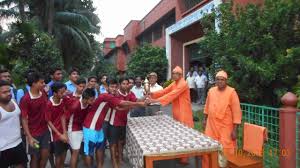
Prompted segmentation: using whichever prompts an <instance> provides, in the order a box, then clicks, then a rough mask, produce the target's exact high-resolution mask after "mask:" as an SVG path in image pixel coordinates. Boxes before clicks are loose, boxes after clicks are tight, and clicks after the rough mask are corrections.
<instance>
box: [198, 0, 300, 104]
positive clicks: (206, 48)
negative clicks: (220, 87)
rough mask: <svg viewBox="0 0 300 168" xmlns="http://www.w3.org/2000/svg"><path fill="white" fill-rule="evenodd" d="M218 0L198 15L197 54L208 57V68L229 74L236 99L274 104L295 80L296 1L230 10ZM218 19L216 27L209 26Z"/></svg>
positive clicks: (299, 45)
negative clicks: (200, 18) (201, 31)
mask: <svg viewBox="0 0 300 168" xmlns="http://www.w3.org/2000/svg"><path fill="white" fill-rule="evenodd" d="M232 11H233V10H232V4H231V3H225V4H222V5H221V6H220V8H219V10H217V11H216V12H215V13H214V14H212V15H209V16H207V18H206V19H204V20H203V25H204V26H206V27H207V28H206V29H205V30H207V31H205V39H204V40H203V41H201V42H200V44H199V47H200V52H201V54H204V55H207V56H209V57H211V58H212V60H213V64H212V67H211V68H212V69H213V70H214V71H217V70H218V69H220V68H221V69H224V70H226V71H228V73H229V83H230V85H232V86H233V87H235V88H236V89H237V91H238V93H239V95H240V97H241V100H242V101H244V102H249V103H257V104H270V105H279V98H280V97H281V96H282V95H283V94H284V93H285V92H286V91H288V90H291V88H292V86H293V85H295V83H296V82H297V75H298V74H299V72H300V69H299V65H300V53H299V50H300V36H299V34H300V24H299V23H300V17H299V13H300V6H299V4H297V3H296V2H294V1H281V0H266V1H265V4H264V6H263V7H260V6H255V5H248V6H246V7H244V8H238V9H237V10H236V11H237V12H236V14H234V13H233V12H232ZM214 17H218V19H219V20H220V32H219V33H218V32H216V31H215V30H213V29H211V27H212V26H211V25H213V23H212V22H210V21H211V20H212V18H214Z"/></svg>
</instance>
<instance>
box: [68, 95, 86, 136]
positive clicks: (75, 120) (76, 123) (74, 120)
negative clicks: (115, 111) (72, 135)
mask: <svg viewBox="0 0 300 168" xmlns="http://www.w3.org/2000/svg"><path fill="white" fill-rule="evenodd" d="M90 108H91V106H87V107H84V106H83V104H82V98H80V99H72V100H71V103H69V105H68V107H67V115H66V117H67V119H68V131H69V132H72V131H81V130H82V127H83V122H84V119H85V117H86V116H87V114H88V112H89V110H90Z"/></svg>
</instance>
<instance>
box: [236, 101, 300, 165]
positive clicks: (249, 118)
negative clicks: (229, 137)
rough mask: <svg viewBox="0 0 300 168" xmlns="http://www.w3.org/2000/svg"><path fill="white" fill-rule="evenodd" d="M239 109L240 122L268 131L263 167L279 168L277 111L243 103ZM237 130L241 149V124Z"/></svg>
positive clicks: (276, 109) (279, 152)
mask: <svg viewBox="0 0 300 168" xmlns="http://www.w3.org/2000/svg"><path fill="white" fill-rule="evenodd" d="M241 108H242V111H243V118H242V122H248V123H251V124H256V125H260V126H263V127H266V128H267V130H268V141H267V142H266V143H265V145H264V155H263V157H264V167H266V168H277V167H279V157H280V155H281V153H282V152H283V151H279V109H278V108H272V107H266V106H258V105H252V104H245V103H241ZM299 118H300V117H299ZM239 129H240V130H239V137H238V146H239V148H242V145H243V134H242V133H243V132H242V130H243V124H242V127H240V128H239Z"/></svg>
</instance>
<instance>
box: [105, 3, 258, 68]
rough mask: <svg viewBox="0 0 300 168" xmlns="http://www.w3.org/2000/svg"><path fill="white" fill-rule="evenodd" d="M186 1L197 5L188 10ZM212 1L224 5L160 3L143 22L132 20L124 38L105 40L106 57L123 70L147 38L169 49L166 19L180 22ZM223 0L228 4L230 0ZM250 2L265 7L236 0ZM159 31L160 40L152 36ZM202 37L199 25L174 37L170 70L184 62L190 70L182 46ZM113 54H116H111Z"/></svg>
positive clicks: (155, 44)
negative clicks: (160, 33)
mask: <svg viewBox="0 0 300 168" xmlns="http://www.w3.org/2000/svg"><path fill="white" fill-rule="evenodd" d="M187 1H194V2H197V3H198V4H196V3H195V4H196V5H195V6H193V7H191V8H188V9H187V8H186V6H185V3H186V2H187ZM211 1H214V2H213V3H214V4H215V2H216V1H218V2H221V0H202V1H201V0H161V1H160V2H159V3H158V4H157V5H156V6H155V7H154V8H153V9H152V10H151V11H150V12H149V13H148V14H147V15H146V16H145V17H144V18H143V19H142V20H141V21H138V20H132V21H130V22H129V23H128V25H127V26H126V27H125V28H124V36H117V37H116V38H107V39H106V41H104V55H105V56H106V55H114V56H115V57H116V58H115V60H116V61H115V62H116V63H117V64H116V67H117V68H118V69H119V70H120V71H124V70H126V62H127V60H129V59H130V57H129V56H130V55H131V53H133V52H134V50H135V48H136V47H138V46H139V45H141V44H142V42H143V39H145V37H148V38H149V42H150V43H151V44H152V45H154V46H158V47H165V46H166V33H165V29H166V28H167V27H168V26H167V19H166V18H168V17H170V16H172V18H174V21H175V22H178V21H180V20H181V19H184V18H185V17H187V16H189V15H190V14H191V13H193V12H195V11H196V10H198V9H200V8H202V7H203V6H204V5H206V4H208V3H210V2H211ZM222 1H223V2H226V1H227V0H222ZM189 3H190V2H189ZM248 3H257V4H263V0H234V5H235V6H236V5H241V6H244V5H246V4H248ZM170 18H171V17H170ZM169 20H171V19H169ZM157 28H160V29H162V35H161V38H157V39H155V40H153V36H154V34H153V33H154V32H155V30H156V29H157ZM202 36H203V33H202V27H201V25H200V22H198V23H196V24H193V25H190V26H187V27H186V28H184V29H183V30H181V31H179V32H177V33H175V34H172V36H171V56H170V57H171V62H170V64H171V68H174V67H175V66H176V65H180V66H183V63H184V70H185V71H187V69H188V67H189V58H188V57H186V58H183V55H184V54H183V52H185V56H186V55H188V51H186V50H185V49H184V47H183V44H185V43H187V42H189V41H192V40H195V39H199V38H200V37H202ZM146 39H147V38H146ZM111 40H114V41H115V42H116V47H117V48H110V41H111ZM125 47H126V48H125ZM111 52H113V53H114V54H111ZM183 59H184V61H183Z"/></svg>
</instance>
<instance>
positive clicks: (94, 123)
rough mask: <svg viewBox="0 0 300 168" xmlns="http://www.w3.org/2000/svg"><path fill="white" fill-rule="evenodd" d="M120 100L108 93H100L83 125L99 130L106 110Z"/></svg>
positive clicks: (117, 103)
mask: <svg viewBox="0 0 300 168" xmlns="http://www.w3.org/2000/svg"><path fill="white" fill-rule="evenodd" d="M120 102H121V100H120V99H118V98H116V97H114V96H112V95H110V94H108V93H105V94H100V95H99V97H98V98H97V99H96V100H95V102H94V104H93V105H92V107H91V109H90V110H89V113H88V114H87V116H86V117H85V120H84V123H83V126H84V127H85V128H88V129H92V130H101V128H102V124H103V122H104V119H105V116H106V114H107V111H108V110H109V109H110V108H116V107H117V106H118V105H119V104H120Z"/></svg>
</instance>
